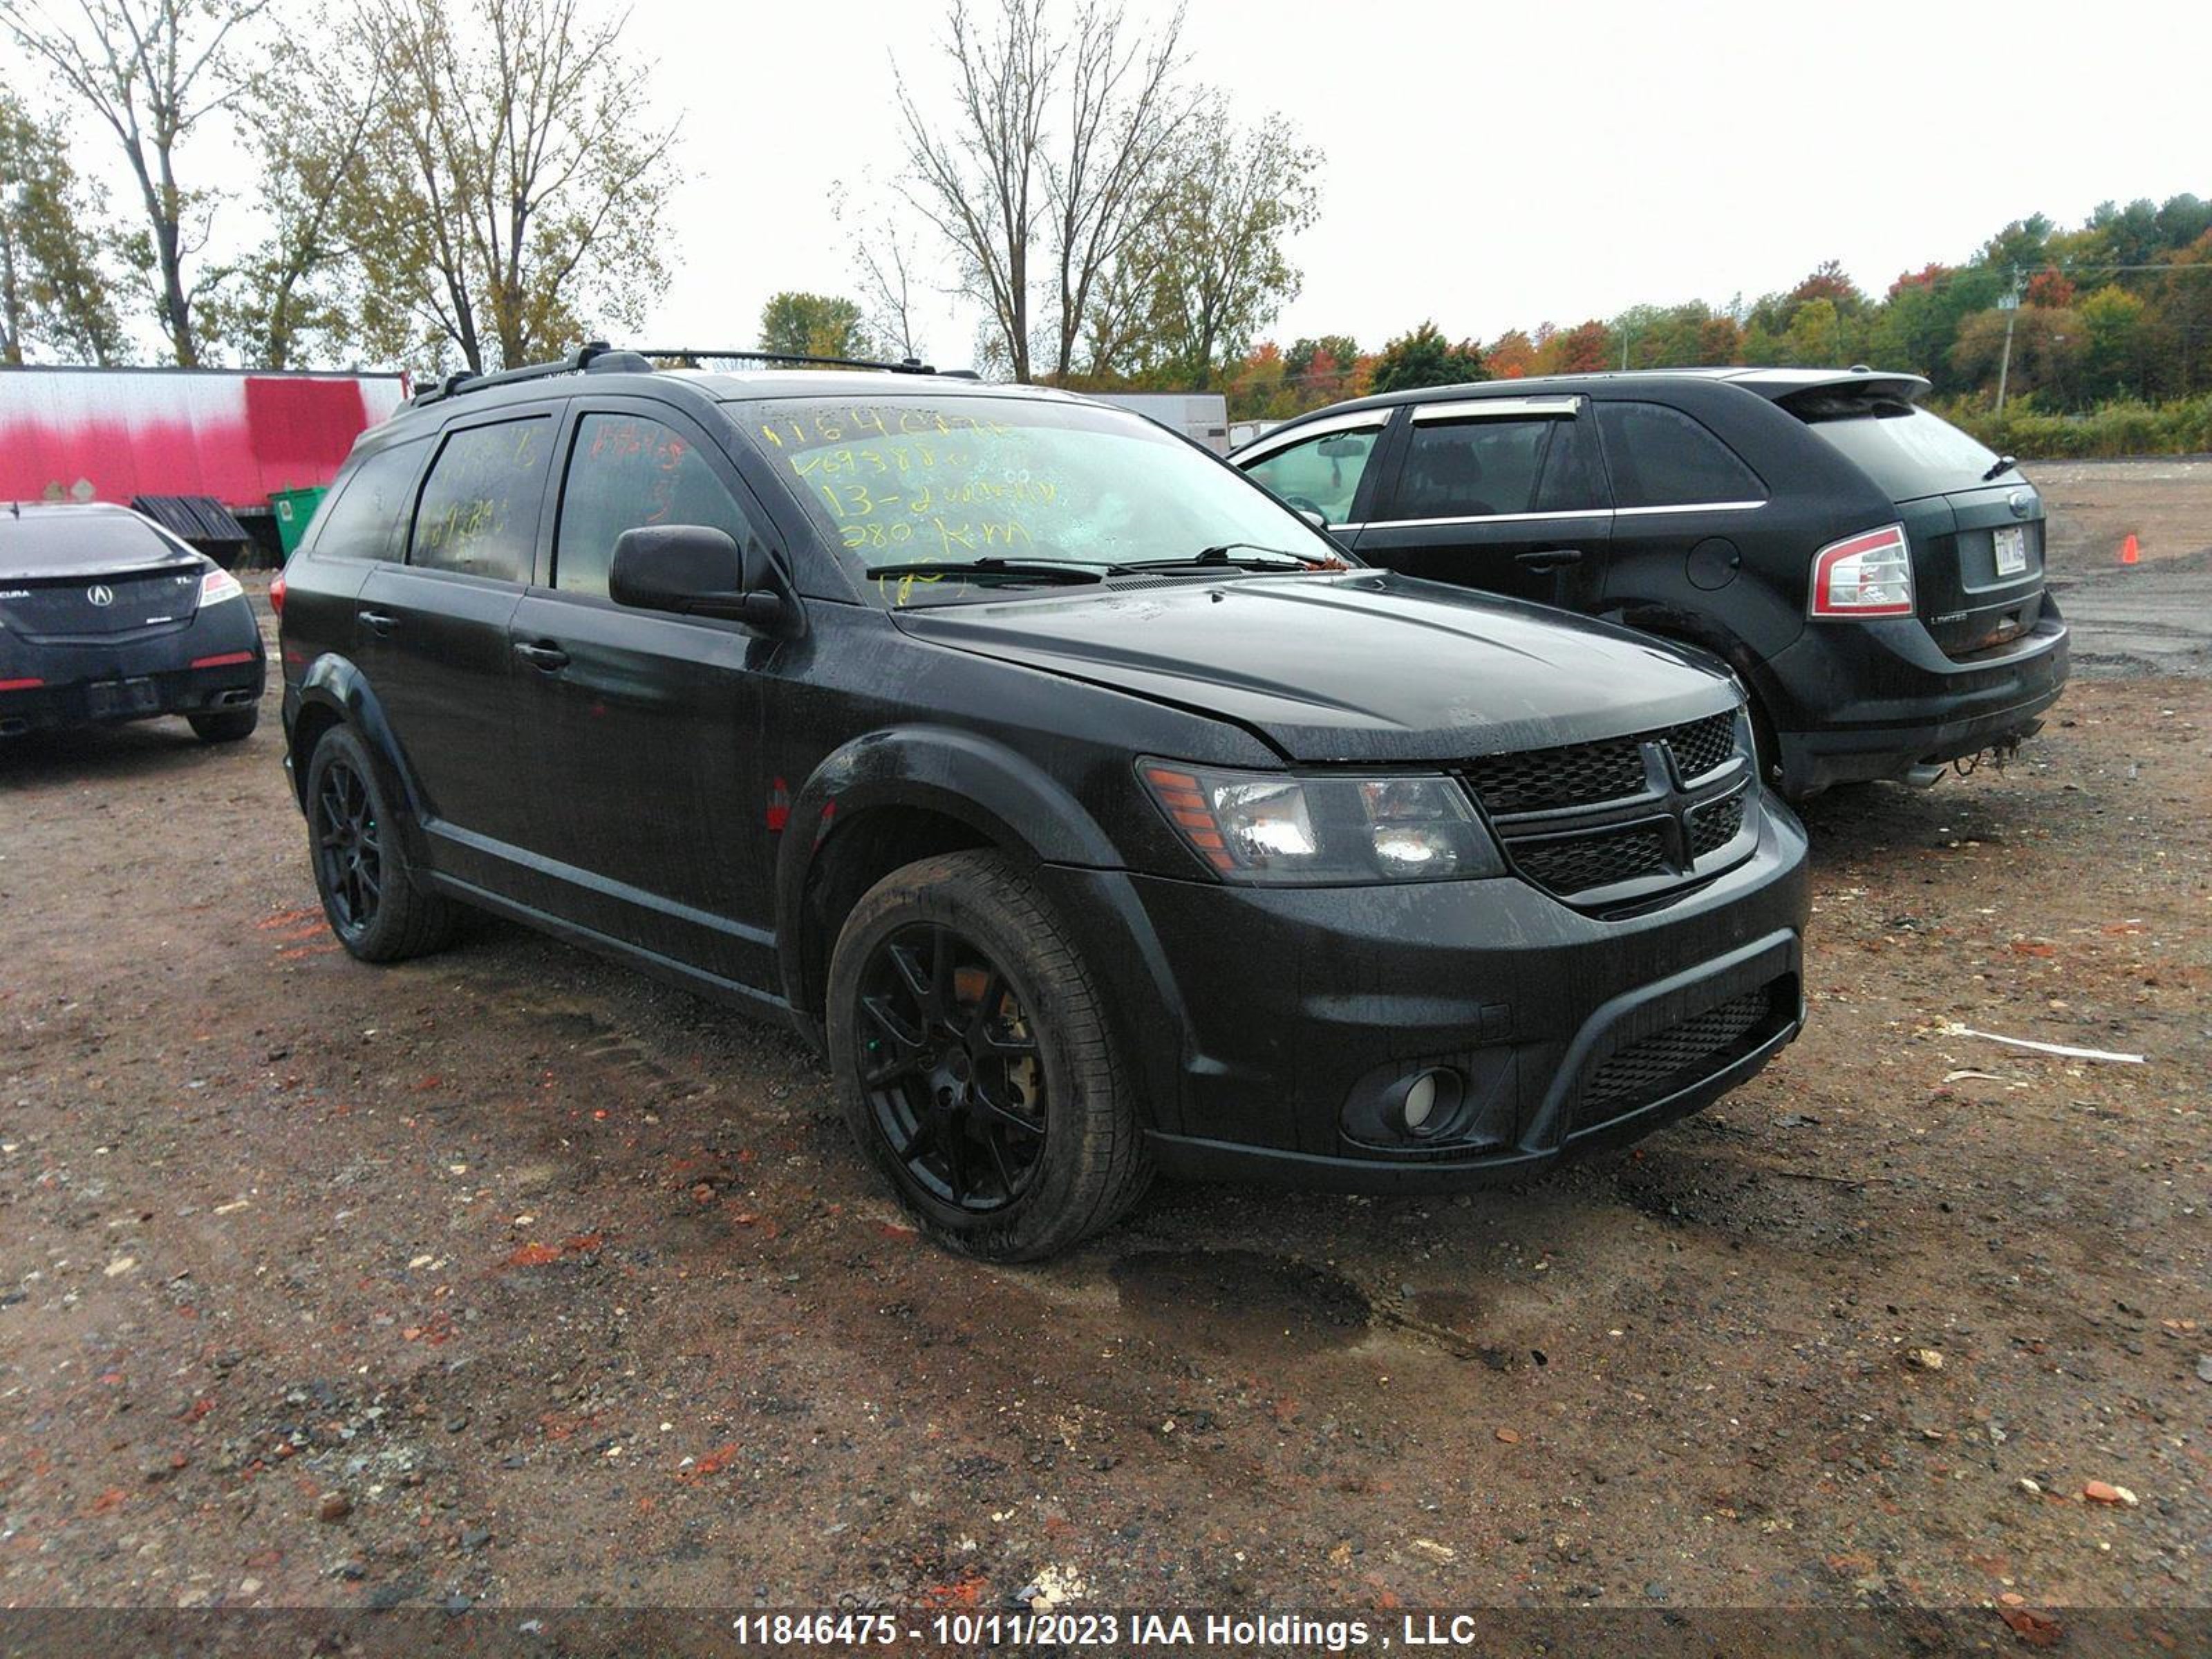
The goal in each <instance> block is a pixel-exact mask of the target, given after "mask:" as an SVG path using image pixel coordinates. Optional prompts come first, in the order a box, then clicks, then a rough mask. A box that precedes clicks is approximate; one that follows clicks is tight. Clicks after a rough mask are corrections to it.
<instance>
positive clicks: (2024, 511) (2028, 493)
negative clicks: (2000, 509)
mask: <svg viewBox="0 0 2212 1659" xmlns="http://www.w3.org/2000/svg"><path fill="white" fill-rule="evenodd" d="M2005 505H2006V506H2007V507H2010V508H2011V509H2012V515H2013V517H2014V518H2015V519H2024V518H2026V517H2027V515H2028V514H2029V513H2033V512H2034V511H2035V492H2034V491H2033V489H2015V490H2014V491H2013V492H2012V494H2011V495H2008V496H2006V497H2005Z"/></svg>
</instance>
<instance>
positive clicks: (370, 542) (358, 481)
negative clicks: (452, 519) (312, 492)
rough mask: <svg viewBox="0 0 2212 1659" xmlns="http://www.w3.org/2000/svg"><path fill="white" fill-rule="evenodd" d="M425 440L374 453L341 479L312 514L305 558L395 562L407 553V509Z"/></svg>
mask: <svg viewBox="0 0 2212 1659" xmlns="http://www.w3.org/2000/svg"><path fill="white" fill-rule="evenodd" d="M428 445H429V440H428V438H416V439H413V440H411V441H409V442H406V443H404V444H394V445H393V446H392V447H391V448H389V449H380V450H379V451H377V453H375V454H374V455H371V456H369V457H368V459H365V460H363V461H362V464H361V465H359V466H357V467H356V468H355V469H354V470H353V471H352V472H351V473H350V474H349V476H348V477H345V478H343V479H342V480H340V481H339V483H338V486H337V490H336V491H335V492H334V493H333V494H332V495H331V498H330V500H328V501H325V502H324V503H323V505H322V507H321V508H320V509H319V511H317V513H316V514H315V523H314V526H313V532H314V533H313V538H312V539H311V540H310V541H309V542H308V544H307V550H308V553H309V554H310V555H311V556H313V557H315V558H319V559H381V560H391V559H397V558H398V557H400V556H401V555H403V554H404V552H405V551H406V550H407V509H408V508H409V507H412V506H413V505H414V504H415V476H416V473H417V472H419V471H421V470H422V452H423V451H424V449H426V448H427V447H428Z"/></svg>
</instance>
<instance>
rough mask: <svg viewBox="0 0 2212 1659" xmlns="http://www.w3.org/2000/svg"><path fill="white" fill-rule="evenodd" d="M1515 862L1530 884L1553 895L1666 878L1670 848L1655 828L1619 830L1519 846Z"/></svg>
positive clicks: (1516, 850) (1514, 853) (1523, 843)
mask: <svg viewBox="0 0 2212 1659" xmlns="http://www.w3.org/2000/svg"><path fill="white" fill-rule="evenodd" d="M1513 857H1514V860H1515V862H1516V863H1517V864H1519V865H1520V866H1521V870H1522V874H1524V875H1526V876H1527V877H1528V878H1529V879H1530V880H1532V881H1534V882H1537V883H1540V884H1542V885H1543V886H1546V887H1548V888H1550V889H1551V890H1552V891H1553V892H1554V893H1561V894H1565V893H1580V892H1584V891H1587V890H1589V889H1590V888H1593V887H1609V886H1611V885H1612V884H1613V883H1614V882H1617V881H1634V880H1636V879H1637V878H1638V877H1642V876H1658V875H1665V874H1666V873H1667V872H1668V865H1667V846H1666V843H1665V842H1663V841H1662V840H1661V839H1660V836H1659V832H1658V831H1657V830H1656V829H1626V830H1616V831H1614V832H1613V834H1611V835H1609V836H1574V837H1571V838H1568V839H1564V840H1560V841H1538V842H1519V843H1517V844H1516V845H1515V846H1514V848H1513Z"/></svg>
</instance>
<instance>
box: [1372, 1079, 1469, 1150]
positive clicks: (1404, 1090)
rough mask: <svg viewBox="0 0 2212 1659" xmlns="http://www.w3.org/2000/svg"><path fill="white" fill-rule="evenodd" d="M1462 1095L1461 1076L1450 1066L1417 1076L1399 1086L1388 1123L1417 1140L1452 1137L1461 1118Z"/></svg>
mask: <svg viewBox="0 0 2212 1659" xmlns="http://www.w3.org/2000/svg"><path fill="white" fill-rule="evenodd" d="M1460 1093H1461V1090H1460V1079H1459V1073H1457V1072H1455V1071H1453V1070H1451V1069H1450V1068H1449V1066H1431V1068H1430V1069H1429V1070H1427V1071H1425V1072H1416V1073H1413V1076H1411V1077H1409V1078H1407V1079H1406V1080H1405V1081H1404V1082H1403V1083H1401V1084H1400V1085H1398V1086H1397V1089H1396V1090H1395V1098H1394V1099H1392V1100H1390V1102H1389V1110H1388V1111H1387V1113H1386V1114H1385V1117H1384V1121H1386V1122H1387V1123H1388V1124H1389V1127H1391V1128H1392V1129H1394V1130H1395V1131H1396V1132H1397V1133H1399V1134H1401V1135H1405V1136H1407V1137H1409V1138H1411V1139H1417V1140H1426V1139H1430V1138H1431V1137H1433V1136H1436V1135H1439V1134H1446V1133H1449V1132H1450V1131H1451V1129H1452V1127H1453V1125H1454V1121H1455V1120H1456V1119H1457V1117H1458V1116H1459V1107H1460Z"/></svg>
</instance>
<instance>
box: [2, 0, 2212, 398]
mask: <svg viewBox="0 0 2212 1659" xmlns="http://www.w3.org/2000/svg"><path fill="white" fill-rule="evenodd" d="M603 3H608V4H614V3H618V0H603ZM974 3H975V5H976V7H977V9H978V10H979V11H982V12H986V13H987V12H988V11H989V10H991V9H994V0H974ZM1061 3H1062V4H1063V6H1068V5H1072V4H1073V3H1074V0H1061ZM945 5H946V0H828V3H818V4H802V3H793V0H780V3H775V4H763V3H759V0H737V3H734V4H725V5H720V6H716V5H714V4H711V3H699V0H635V9H634V10H633V11H632V13H631V20H630V24H629V31H628V33H627V36H626V42H625V44H626V46H627V48H628V50H629V52H630V53H631V54H632V55H633V57H634V58H635V59H636V60H638V61H640V62H649V63H650V64H652V65H653V69H652V70H651V80H652V85H653V94H654V98H655V100H656V104H657V106H658V107H659V110H660V111H661V112H663V113H664V114H665V115H668V116H671V117H680V118H681V120H682V123H683V131H684V143H683V145H682V148H681V150H680V153H679V163H680V167H681V170H682V173H683V174H684V183H683V185H681V187H680V188H679V189H678V191H677V193H676V195H675V197H674V199H673V201H672V202H671V204H670V206H669V208H668V210H667V212H666V216H665V232H666V235H667V238H668V241H669V245H670V247H671V252H672V256H673V257H672V259H671V264H672V265H673V267H674V280H673V282H672V283H671V286H670V288H669V289H668V291H667V293H666V294H665V296H664V297H663V299H662V300H661V301H660V302H659V304H658V306H656V307H654V308H653V314H652V318H651V321H650V325H649V326H648V328H647V335H648V336H649V338H648V339H647V340H645V341H643V342H641V343H647V344H653V345H688V346H701V347H704V346H715V345H733V346H748V345H751V344H752V343H755V342H756V340H757V337H758V332H759V320H760V313H761V307H762V305H763V302H764V301H766V300H767V299H768V297H769V295H771V294H773V293H775V291H777V290H778V289H811V290H814V291H817V292H823V293H833V294H834V293H846V294H854V295H857V294H858V292H859V288H858V284H857V282H856V280H855V276H854V247H855V246H856V239H858V238H860V237H861V236H864V235H868V234H879V233H878V232H877V231H876V230H875V228H872V227H871V226H870V225H869V224H868V222H867V220H866V215H865V211H856V210H860V209H864V207H865V202H864V201H858V200H856V201H854V202H853V203H852V204H851V205H850V207H849V208H848V213H847V216H846V217H845V219H844V221H843V222H842V223H841V222H840V220H839V219H838V217H837V216H836V212H835V210H836V206H837V204H838V197H839V192H838V191H837V190H836V185H837V183H838V182H839V181H842V182H844V183H845V184H846V185H857V184H858V183H859V182H860V180H861V179H864V178H865V177H866V176H867V175H869V174H871V173H872V174H873V175H874V176H876V177H877V178H878V179H888V178H889V177H890V176H892V175H894V174H896V173H897V172H898V171H899V170H900V168H901V167H902V164H903V162H904V159H905V147H904V143H903V135H902V128H901V125H900V122H899V118H898V113H897V110H896V105H895V103H894V101H893V90H892V89H893V84H894V81H893V69H892V65H893V64H894V62H896V64H897V65H898V68H899V70H900V71H901V72H902V73H903V74H904V75H905V76H906V77H907V79H908V82H909V83H910V84H911V85H913V86H914V87H915V89H916V91H917V93H918V94H920V95H921V97H922V98H923V100H924V102H925V104H930V105H936V106H945V105H947V104H948V103H949V95H950V88H951V67H950V65H949V64H948V63H947V62H946V61H945V56H944V52H943V40H944V33H945ZM1127 5H1128V9H1129V11H1130V13H1131V14H1132V15H1133V17H1136V18H1140V19H1151V20H1158V19H1159V18H1162V17H1164V16H1165V15H1167V13H1168V11H1169V9H1170V8H1169V6H1168V4H1166V3H1162V0H1127ZM1184 45H1185V47H1186V50H1187V52H1188V58H1189V64H1188V70H1187V74H1188V77H1189V78H1191V79H1193V80H1194V81H1199V82H1206V83H1209V84H1212V85H1214V86H1218V87H1219V88H1224V89H1225V91H1226V92H1227V93H1228V94H1230V96H1231V100H1232V101H1233V103H1234V105H1235V106H1236V108H1237V111H1238V112H1239V113H1240V115H1242V116H1243V117H1244V118H1247V119H1255V118H1260V117H1261V116H1263V115H1264V114H1266V113H1267V112H1270V111H1276V110H1279V111H1282V112H1285V113H1286V114H1287V115H1288V116H1289V117H1290V118H1291V119H1292V120H1293V121H1295V122H1296V124H1297V126H1298V127H1299V128H1300V130H1301V131H1303V133H1304V136H1305V137H1306V139H1307V140H1308V141H1309V142H1310V143H1312V144H1314V145H1315V146H1316V148H1318V149H1319V150H1320V151H1321V153H1322V157H1323V161H1322V172H1321V185H1322V212H1321V217H1320V220H1319V222H1318V223H1316V225H1315V227H1314V228H1312V229H1311V230H1310V231H1309V232H1307V233H1306V234H1304V236H1302V237H1301V238H1299V239H1298V240H1297V243H1296V244H1295V245H1294V246H1293V247H1292V249H1291V254H1292V258H1293V260H1294V262H1295V263H1296V264H1297V265H1298V267H1299V268H1300V269H1301V270H1302V271H1303V272H1304V287H1303V289H1302V291H1301V292H1300V293H1299V295H1298V296H1297V298H1296V299H1295V300H1294V301H1292V302H1291V304H1290V305H1289V306H1288V307H1286V308H1285V311H1284V312H1283V313H1282V315H1281V316H1280V317H1279V318H1278V319H1276V321H1275V322H1274V323H1273V325H1272V326H1271V327H1270V328H1269V329H1268V330H1267V331H1266V332H1267V334H1269V335H1272V336H1273V337H1275V338H1277V339H1279V340H1280V341H1282V342H1284V343H1288V342H1290V341H1291V340H1292V339H1294V338H1296V337H1298V336H1300V335H1307V334H1322V333H1349V334H1351V335H1352V336H1353V337H1355V338H1357V339H1358V341H1359V343H1361V345H1362V346H1363V347H1364V348H1365V349H1369V350H1373V349H1377V348H1378V347H1380V345H1381V344H1382V343H1383V341H1384V340H1385V339H1386V338H1388V337H1389V336H1391V335H1393V334H1395V333H1398V332H1401V331H1404V330H1405V329H1407V328H1408V327H1411V326H1412V325H1414V324H1417V323H1419V321H1421V320H1422V319H1425V318H1433V319H1435V320H1436V322H1437V324H1438V325H1440V326H1441V327H1442V328H1443V330H1444V331H1446V332H1447V333H1448V334H1449V335H1451V336H1452V337H1455V338H1457V337H1465V336H1473V337H1477V338H1480V339H1485V340H1487V339H1491V338H1493V337H1496V336H1497V335H1498V334H1499V333H1500V332H1502V331H1504V330H1505V329H1507V328H1511V327H1522V328H1528V329H1533V328H1534V327H1535V326H1536V325H1538V324H1540V323H1542V322H1545V321H1547V320H1549V321H1552V322H1554V323H1557V324H1559V325H1562V326H1571V325H1574V324H1575V323H1577V322H1579V321H1581V320H1583V319H1585V318H1588V317H1594V316H1595V317H1604V316H1609V315H1612V314H1613V313H1617V312H1619V311H1620V310H1622V309H1624V308H1625V307H1628V306H1631V305H1634V304H1639V303H1644V302H1650V303H1655V304H1667V303H1670V302H1675V301H1685V300H1700V299H1701V300H1705V301H1708V302H1710V303H1712V304H1716V305H1724V304H1726V303H1727V302H1728V301H1729V299H1730V298H1731V297H1732V296H1734V295H1736V294H1738V293H1741V294H1742V295H1745V296H1746V297H1747V298H1756V297H1757V296H1758V295H1760V294H1762V293H1765V292H1767V291H1769V290H1771V289H1784V288H1788V287H1790V286H1791V285H1793V284H1794V283H1796V281H1797V280H1798V279H1799V278H1800V277H1802V276H1804V275H1805V274H1806V273H1807V272H1808V271H1809V270H1812V268H1813V267H1814V265H1815V264H1819V263H1820V261H1821V260H1823V259H1829V258H1835V259H1840V260H1841V261H1842V262H1843V264H1844V268H1845V269H1846V270H1849V271H1850V273H1851V274H1852V275H1853V276H1855V277H1857V279H1858V281H1859V283H1861V284H1862V285H1863V287H1865V288H1867V289H1869V290H1871V291H1874V292H1875V293H1877V294H1878V293H1880V292H1881V290H1882V289H1886V288H1887V285H1888V283H1890V282H1891V281H1892V280H1893V278H1894V277H1895V276H1897V275H1898V274H1899V271H1901V270H1905V269H1907V268H1912V269H1917V268H1918V267H1919V266H1920V265H1922V264H1925V263H1926V262H1927V261H1929V260H1930V259H1942V260H1960V259H1963V258H1966V257H1967V256H1968V255H1969V254H1971V253H1972V252H1973V251H1974V249H1975V248H1976V247H1977V246H1978V245H1979V244H1980V243H1981V242H1982V241H1983V240H1984V239H1985V238H1987V237H1988V236H1989V235H1990V234H1991V233H1992V232H1994V231H1996V229H1997V228H1999V227H2001V226H2002V225H2003V224H2004V223H2005V222H2007V221H2008V220H2010V219H2014V218H2017V217H2021V216H2025V215H2027V214H2029V213H2033V212H2037V211H2040V212H2043V213H2045V214H2048V215H2049V216H2051V218H2053V219H2054V220H2056V221H2057V222H2060V223H2061V224H2074V223H2077V222H2080V221H2081V218H2083V217H2084V216H2086V215H2087V213H2088V212H2089V211H2090V210H2091V209H2092V208H2093V207H2094V206H2095V205H2096V204H2098V203H2099V202H2100V201H2102V200H2104V199H2106V198H2107V197H2117V198H2118V199H2120V200H2123V201H2124V200H2127V199H2129V198H2131V197H2139V196H2148V197H2154V198H2160V199H2162V198H2164V197H2167V196H2170V195H2173V194H2176V193H2178V192H2180V191H2194V192H2196V193H2197V194H2199V195H2212V97H2208V95H2207V89H2208V70H2207V65H2208V64H2212V4H2207V3H2205V0H2169V3H2165V4H2151V3H2142V0H2107V3H2103V4H2099V5H2092V6H2086V7H2085V6H2081V5H2080V4H2078V3H2077V4H2070V5H2067V6H2063V7H2061V6H2055V5H2042V4H2009V5H2006V4H1994V3H1972V4H1968V3H1961V0H1918V3H1914V4H1892V3H1884V0H1860V3H1854V4H1848V5H1822V6H1820V7H1818V8H1815V7H1813V6H1809V5H1804V4H1802V3H1801V4H1790V3H1787V0H1771V3H1766V4H1735V3H1713V4H1672V5H1670V4H1667V3H1663V0H1648V3H1642V4H1582V5H1573V4H1543V5H1538V4H1512V5H1507V4H1496V3H1486V0H1461V3H1451V0H1328V3H1317V0H1264V3H1262V0H1191V4H1190V10H1189V17H1188V23H1187V25H1186V28H1185V33H1184ZM10 55H11V56H12V54H10ZM20 68H21V66H20V65H19V64H15V63H13V62H10V61H7V60H6V59H5V58H0V76H14V75H15V74H16V73H17V72H19V70H20ZM32 90H33V94H34V95H39V96H42V97H51V96H52V95H53V94H54V88H51V87H49V86H47V85H46V83H45V82H44V81H43V79H40V80H38V81H37V82H35V83H34V85H33V88H32ZM78 132H79V136H80V143H79V145H78V149H77V155H78V156H79V158H80V160H81V161H85V160H95V159H96V161H97V162H98V163H99V164H100V165H102V166H104V167H105V168H106V171H107V173H108V175H109V177H110V179H111V184H112V188H113V191H114V201H115V203H116V204H117V206H118V208H120V209H125V210H127V209H128V208H129V206H130V204H131V200H132V198H133V197H134V195H135V190H134V189H133V187H132V186H131V183H130V181H129V179H128V176H127V174H126V173H125V172H124V169H123V165H122V161H121V158H120V156H119V155H118V153H117V151H116V149H115V146H114V145H113V143H112V139H111V138H110V137H109V136H108V135H107V134H106V131H104V130H103V129H100V128H98V127H97V126H95V125H94V124H93V122H92V121H91V120H90V119H89V118H86V117H82V116H80V118H79V125H78ZM191 142H192V143H193V145H195V146H197V150H196V152H195V151H188V153H187V155H186V161H185V166H186V169H187V173H186V176H187V179H188V181H190V182H195V183H197V182H199V181H201V180H203V179H205V180H208V181H210V182H214V183H216V184H219V185H226V186H229V187H231V188H233V189H235V190H238V191H240V192H241V193H244V192H245V191H246V190H247V188H248V186H250V184H251V182H252V178H251V170H250V167H248V165H247V164H246V161H245V159H244V158H243V157H242V156H241V155H239V154H238V153H237V152H236V151H235V149H234V148H232V147H231V146H229V145H228V144H227V143H226V142H225V138H224V135H222V134H221V133H220V132H216V131H210V132H208V133H207V134H205V135H204V136H202V135H195V137H194V138H193V140H192V141H191ZM877 199H878V200H880V199H881V197H880V193H878V197H877ZM252 228H253V227H252V210H251V207H250V197H249V204H236V205H234V206H232V207H230V208H227V209H226V210H225V212H224V222H222V224H219V225H218V228H217V246H216V249H215V250H213V252H217V253H222V252H232V251H234V249H233V248H232V247H230V246H225V244H228V243H232V242H234V240H242V239H244V238H245V237H246V236H247V235H249V234H251V233H252ZM950 270H951V262H950V260H949V258H947V257H945V256H944V255H942V254H941V253H940V252H933V264H932V265H931V267H930V268H929V270H928V271H927V273H926V275H927V276H933V277H934V279H935V280H937V281H939V282H947V281H949V280H950V276H949V273H950ZM977 315H978V313H976V312H975V308H974V307H970V306H968V305H966V304H965V303H964V302H962V301H957V300H955V299H953V298H951V297H949V296H933V297H932V299H931V301H930V303H929V305H928V307H927V313H926V315H925V319H924V321H923V325H922V335H923V341H922V343H923V344H924V345H925V347H926V348H927V351H928V353H929V355H930V356H932V357H933V359H934V361H936V362H939V363H940V364H942V365H945V366H947V367H956V366H960V365H963V364H966V363H968V362H972V361H973V359H974V344H975V326H976V322H977ZM143 332H144V333H145V334H146V335H147V336H148V342H147V343H148V344H149V345H151V344H152V343H153V342H152V339H151V333H152V331H151V328H150V325H149V327H148V328H147V329H146V330H144V331H143Z"/></svg>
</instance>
